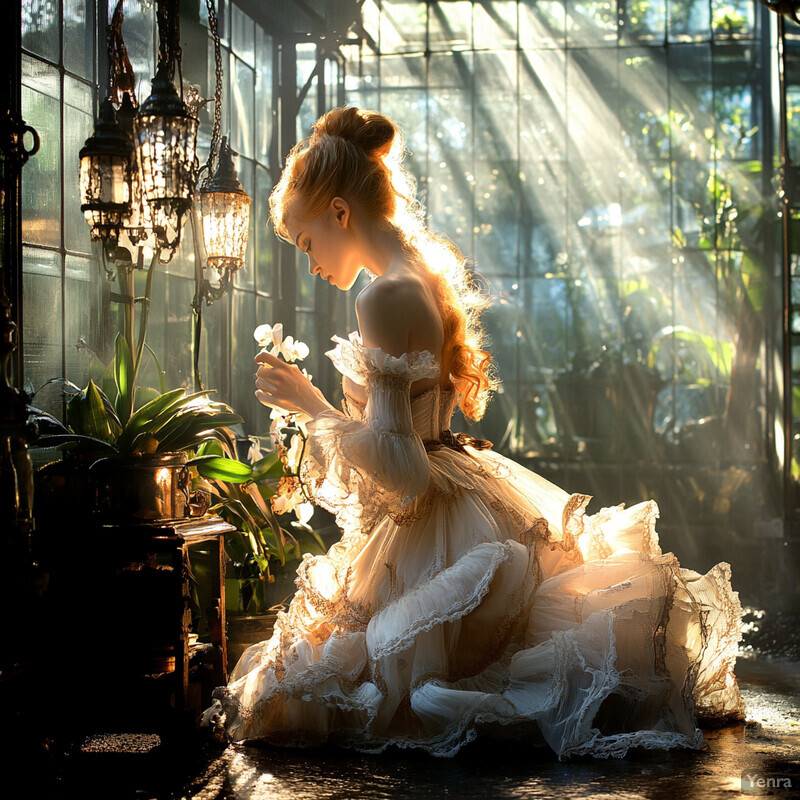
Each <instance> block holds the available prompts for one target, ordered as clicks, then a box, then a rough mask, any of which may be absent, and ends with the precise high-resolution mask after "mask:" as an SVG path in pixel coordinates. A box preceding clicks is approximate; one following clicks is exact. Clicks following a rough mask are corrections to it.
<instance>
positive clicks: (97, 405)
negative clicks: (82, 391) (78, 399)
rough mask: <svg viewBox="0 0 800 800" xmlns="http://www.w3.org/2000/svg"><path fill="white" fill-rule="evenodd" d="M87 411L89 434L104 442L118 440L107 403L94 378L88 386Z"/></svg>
mask: <svg viewBox="0 0 800 800" xmlns="http://www.w3.org/2000/svg"><path fill="white" fill-rule="evenodd" d="M86 411H87V414H88V423H89V431H88V433H89V435H90V436H94V437H96V438H97V439H102V440H103V441H104V442H114V441H116V438H117V437H116V436H115V434H114V432H113V431H112V428H111V422H110V421H109V418H108V413H107V411H106V406H105V403H103V398H102V397H101V395H100V392H99V391H98V389H97V386H95V384H94V381H93V380H91V379H90V380H89V385H88V386H87V387H86Z"/></svg>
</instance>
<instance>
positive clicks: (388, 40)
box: [380, 0, 428, 53]
mask: <svg viewBox="0 0 800 800" xmlns="http://www.w3.org/2000/svg"><path fill="white" fill-rule="evenodd" d="M381 6H382V8H383V13H382V14H381V20H380V25H381V52H382V53H413V52H421V51H423V50H425V33H426V24H427V10H428V6H427V4H426V3H409V2H408V0H383V3H382V4H381Z"/></svg>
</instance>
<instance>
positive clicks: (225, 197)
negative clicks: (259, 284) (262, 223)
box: [200, 136, 250, 282]
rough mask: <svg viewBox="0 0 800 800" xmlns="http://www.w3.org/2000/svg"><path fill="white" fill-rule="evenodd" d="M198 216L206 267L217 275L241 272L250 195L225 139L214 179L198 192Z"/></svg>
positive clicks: (223, 138)
mask: <svg viewBox="0 0 800 800" xmlns="http://www.w3.org/2000/svg"><path fill="white" fill-rule="evenodd" d="M200 213H201V215H202V220H203V241H204V243H205V248H206V254H207V257H208V260H207V263H208V266H209V267H212V268H215V269H216V270H218V272H220V273H222V272H225V271H227V272H236V271H237V270H239V269H241V267H242V265H243V264H244V256H245V253H246V252H247V237H248V234H249V232H250V196H249V195H248V194H247V192H246V191H245V190H244V189H243V188H242V184H241V183H239V180H238V178H237V175H236V168H235V167H234V166H233V159H232V157H231V148H230V146H229V145H228V137H227V136H223V137H222V144H221V145H220V148H219V160H218V165H217V171H216V172H215V173H214V177H213V178H211V180H209V182H208V183H207V184H206V185H205V186H203V187H202V188H201V189H200ZM226 282H227V281H226Z"/></svg>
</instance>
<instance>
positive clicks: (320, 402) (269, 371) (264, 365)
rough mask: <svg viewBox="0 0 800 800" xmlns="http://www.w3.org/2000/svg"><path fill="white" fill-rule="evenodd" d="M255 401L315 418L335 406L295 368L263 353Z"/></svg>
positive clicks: (260, 360)
mask: <svg viewBox="0 0 800 800" xmlns="http://www.w3.org/2000/svg"><path fill="white" fill-rule="evenodd" d="M255 362H256V363H257V364H258V365H259V366H258V371H257V372H256V392H255V394H256V397H257V398H258V399H259V400H260V401H261V402H262V403H263V404H264V405H265V406H273V407H277V408H283V409H286V411H291V412H292V413H295V414H297V413H300V414H308V416H309V417H315V416H316V415H317V414H319V413H320V412H321V411H328V410H329V409H331V408H333V406H332V405H331V404H330V403H329V402H328V401H327V400H326V399H325V396H324V395H323V394H322V392H321V391H320V390H319V389H317V387H316V386H314V385H313V384H312V383H311V381H310V380H309V379H308V378H306V376H305V375H303V373H302V372H301V371H300V369H299V367H298V366H297V365H296V364H287V363H286V362H285V361H282V360H281V359H279V358H277V357H275V356H273V355H270V354H269V353H268V352H267V351H266V350H262V351H261V352H260V353H259V354H258V355H257V356H256V357H255Z"/></svg>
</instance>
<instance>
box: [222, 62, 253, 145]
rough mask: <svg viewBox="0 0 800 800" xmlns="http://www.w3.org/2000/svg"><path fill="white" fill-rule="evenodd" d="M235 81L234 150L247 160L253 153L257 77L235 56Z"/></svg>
mask: <svg viewBox="0 0 800 800" xmlns="http://www.w3.org/2000/svg"><path fill="white" fill-rule="evenodd" d="M231 66H232V67H233V80H232V81H231V84H230V86H231V91H230V94H229V95H228V97H229V98H230V107H231V136H232V140H233V149H234V150H235V151H236V152H237V153H239V154H240V155H243V156H245V157H246V158H252V157H253V155H254V152H253V122H254V120H253V105H254V103H255V95H254V91H255V75H254V73H253V70H252V68H251V67H249V66H248V65H247V64H245V63H244V62H243V61H240V60H239V59H238V58H236V57H235V56H234V57H233V58H232V59H231Z"/></svg>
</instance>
